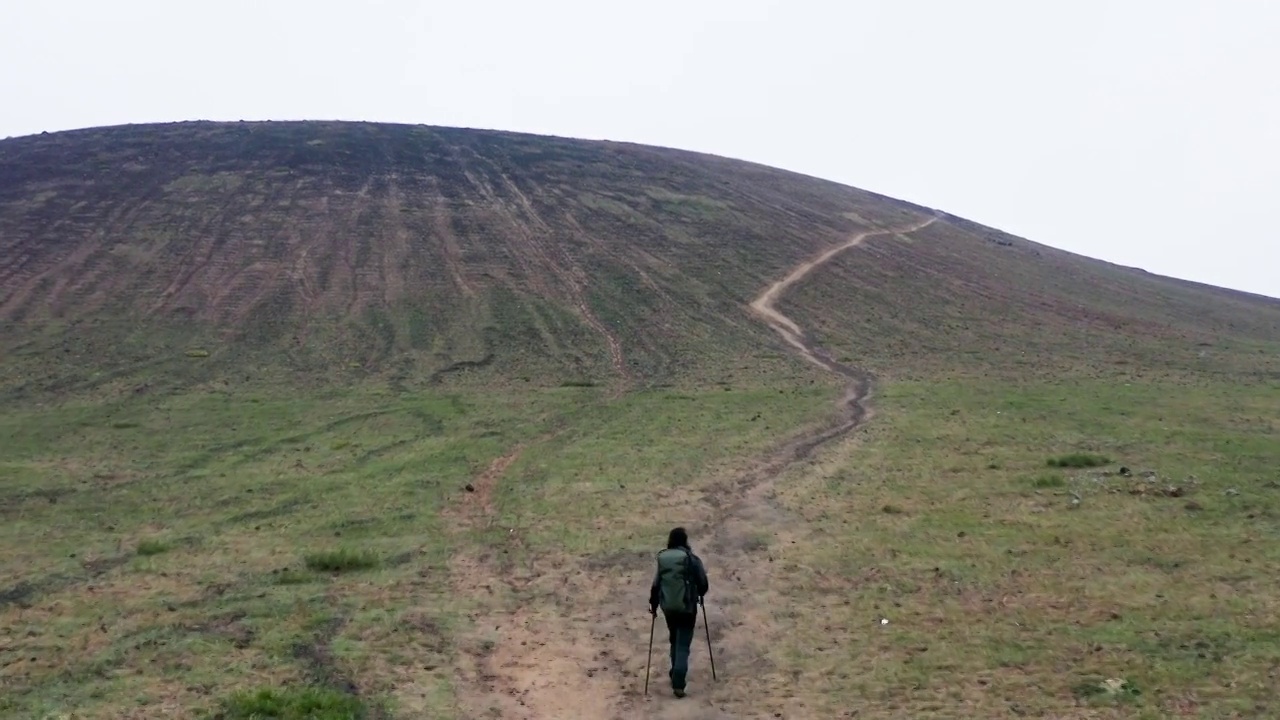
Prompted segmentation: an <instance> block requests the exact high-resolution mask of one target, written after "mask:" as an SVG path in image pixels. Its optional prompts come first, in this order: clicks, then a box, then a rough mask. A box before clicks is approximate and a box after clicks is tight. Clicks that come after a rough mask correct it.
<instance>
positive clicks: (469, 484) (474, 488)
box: [467, 483, 476, 492]
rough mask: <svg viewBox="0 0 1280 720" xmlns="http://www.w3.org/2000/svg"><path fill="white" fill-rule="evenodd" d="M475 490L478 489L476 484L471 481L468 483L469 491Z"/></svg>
mask: <svg viewBox="0 0 1280 720" xmlns="http://www.w3.org/2000/svg"><path fill="white" fill-rule="evenodd" d="M475 491H476V486H475V485H472V484H471V483H467V492H475Z"/></svg>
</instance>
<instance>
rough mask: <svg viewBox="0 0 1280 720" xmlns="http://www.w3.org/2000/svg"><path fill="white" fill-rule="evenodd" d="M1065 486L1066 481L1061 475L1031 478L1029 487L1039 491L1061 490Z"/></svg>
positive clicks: (1044, 475)
mask: <svg viewBox="0 0 1280 720" xmlns="http://www.w3.org/2000/svg"><path fill="white" fill-rule="evenodd" d="M1066 486H1067V479H1066V478H1064V477H1062V476H1061V475H1055V474H1043V475H1037V476H1035V477H1033V478H1031V487H1033V488H1038V489H1041V490H1047V489H1051V488H1062V487H1066Z"/></svg>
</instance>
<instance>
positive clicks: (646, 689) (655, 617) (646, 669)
mask: <svg viewBox="0 0 1280 720" xmlns="http://www.w3.org/2000/svg"><path fill="white" fill-rule="evenodd" d="M657 624H658V614H657V613H653V620H652V621H651V622H650V623H649V659H648V660H646V661H645V663H644V694H645V695H648V694H649V666H650V665H652V664H653V628H654V626H655V625H657Z"/></svg>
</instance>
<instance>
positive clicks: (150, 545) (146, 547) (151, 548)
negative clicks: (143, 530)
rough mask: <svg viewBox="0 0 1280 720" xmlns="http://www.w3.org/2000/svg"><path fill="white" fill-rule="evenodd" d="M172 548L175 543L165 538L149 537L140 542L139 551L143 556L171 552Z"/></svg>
mask: <svg viewBox="0 0 1280 720" xmlns="http://www.w3.org/2000/svg"><path fill="white" fill-rule="evenodd" d="M172 549H173V545H171V544H170V543H167V542H165V541H164V540H156V539H155V538H149V539H147V540H142V541H139V542H138V548H137V553H138V554H139V555H141V556H142V557H150V556H152V555H159V554H161V553H166V552H169V551H170V550H172Z"/></svg>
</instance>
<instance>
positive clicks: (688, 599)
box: [649, 528, 708, 697]
mask: <svg viewBox="0 0 1280 720" xmlns="http://www.w3.org/2000/svg"><path fill="white" fill-rule="evenodd" d="M707 590H708V582H707V570H706V568H705V567H704V566H703V565H702V560H701V559H699V558H698V556H697V555H694V554H693V550H692V548H690V547H689V535H688V533H686V532H685V530H684V528H675V529H674V530H672V531H671V534H670V535H669V536H668V537H667V549H665V550H663V551H662V552H660V553H658V571H657V572H656V573H654V576H653V585H652V587H650V588H649V614H650V615H653V616H654V617H655V618H656V617H657V615H658V608H659V607H661V608H662V615H663V618H665V619H666V621H667V631H668V632H669V634H670V636H671V670H670V672H669V673H668V674H669V675H670V676H671V689H672V690H673V691H674V692H675V695H676V697H684V692H685V680H686V678H687V677H688V675H689V648H690V646H691V645H692V644H693V635H694V628H695V626H696V625H697V621H698V604H699V602H700V601H701V600H702V597H703V596H704V595H706V594H707Z"/></svg>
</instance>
